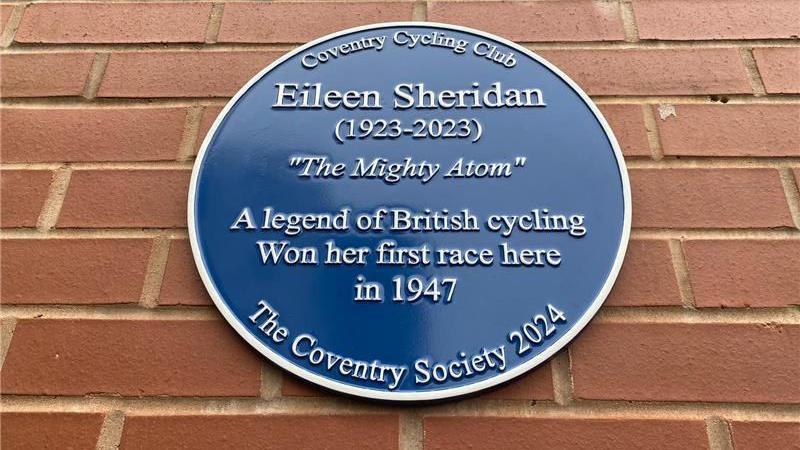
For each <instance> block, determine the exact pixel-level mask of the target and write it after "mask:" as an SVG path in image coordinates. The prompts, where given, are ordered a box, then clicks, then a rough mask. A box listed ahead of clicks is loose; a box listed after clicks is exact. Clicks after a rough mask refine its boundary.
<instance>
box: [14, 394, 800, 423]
mask: <svg viewBox="0 0 800 450" xmlns="http://www.w3.org/2000/svg"><path fill="white" fill-rule="evenodd" d="M1 398H2V401H3V410H4V411H15V412H16V411H25V412H55V411H68V412H105V411H108V410H121V411H123V412H124V413H125V414H126V415H129V416H130V415H167V416H170V415H231V414H257V415H271V414H284V415H306V414H313V415H320V414H326V415H337V414H340V415H353V414H362V415H363V414H385V413H386V409H385V406H383V405H381V404H376V403H370V402H363V401H359V400H353V399H348V398H340V397H328V398H322V397H320V398H293V397H280V398H276V399H272V400H268V401H267V400H264V399H261V398H258V397H252V398H241V397H233V398H230V397H224V398H218V397H208V398H202V397H188V398H187V397H118V396H46V397H42V396H30V395H3V396H2V397H1ZM414 408H415V409H416V410H417V411H418V413H419V415H420V416H423V417H436V416H449V417H487V416H495V417H550V418H580V419H590V418H613V419H631V418H636V419H673V420H674V419H694V420H703V419H705V418H706V417H709V416H722V417H725V418H726V419H728V420H737V421H739V420H749V421H772V422H795V421H798V420H800V409H799V408H797V405H796V404H781V403H735V402H719V403H715V402H686V401H675V402H670V401H661V402H645V401H616V400H591V401H577V402H575V403H574V404H572V405H567V406H561V405H558V404H556V403H555V402H546V401H539V402H536V403H535V404H533V405H531V402H530V401H529V400H483V399H481V398H475V399H467V400H463V401H460V402H451V403H443V404H434V405H430V406H416V407H414Z"/></svg>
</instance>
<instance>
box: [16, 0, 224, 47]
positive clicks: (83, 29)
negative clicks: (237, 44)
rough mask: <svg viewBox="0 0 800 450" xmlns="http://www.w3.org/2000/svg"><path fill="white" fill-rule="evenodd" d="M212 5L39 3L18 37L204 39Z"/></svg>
mask: <svg viewBox="0 0 800 450" xmlns="http://www.w3.org/2000/svg"><path fill="white" fill-rule="evenodd" d="M210 14H211V4H210V3H191V2H185V3H149V2H148V3H38V4H37V3H34V4H32V5H29V6H28V8H27V9H26V10H25V15H24V16H23V18H22V22H20V25H19V28H18V29H17V33H16V35H15V36H14V40H15V41H17V42H23V43H56V44H71V43H118V44H124V43H138V42H204V41H205V35H206V24H207V23H208V18H209V15H210Z"/></svg>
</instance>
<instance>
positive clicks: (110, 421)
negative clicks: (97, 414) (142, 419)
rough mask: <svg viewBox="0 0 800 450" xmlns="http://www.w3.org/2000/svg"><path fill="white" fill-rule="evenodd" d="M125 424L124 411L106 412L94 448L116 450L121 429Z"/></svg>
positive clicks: (119, 440) (120, 438)
mask: <svg viewBox="0 0 800 450" xmlns="http://www.w3.org/2000/svg"><path fill="white" fill-rule="evenodd" d="M124 426H125V413H123V412H122V411H120V410H113V411H110V412H108V413H107V414H106V416H105V418H104V419H103V425H102V426H101V427H100V435H99V436H98V437H97V446H96V447H95V449H96V450H117V449H118V448H119V446H120V443H121V441H122V429H123V428H124Z"/></svg>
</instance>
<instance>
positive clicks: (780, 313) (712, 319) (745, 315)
mask: <svg viewBox="0 0 800 450" xmlns="http://www.w3.org/2000/svg"><path fill="white" fill-rule="evenodd" d="M0 318H3V319H6V318H15V319H20V320H22V319H39V320H42V319H55V320H60V319H86V320H95V319H96V320H167V321H171V320H220V319H221V316H220V315H219V313H218V312H217V310H216V309H215V308H214V307H213V306H159V307H157V308H149V307H146V306H143V305H142V304H125V305H69V304H60V305H59V304H30V305H3V308H2V310H0ZM594 320H595V321H596V322H601V323H649V324H675V323H682V324H763V323H765V322H774V323H775V324H783V325H797V324H800V307H797V306H787V307H770V308H716V307H715V308H698V309H687V308H684V307H680V306H605V307H603V308H601V309H600V311H599V312H598V313H597V316H596V317H595V319H594ZM564 378H567V377H564Z"/></svg>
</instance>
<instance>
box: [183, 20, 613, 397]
mask: <svg viewBox="0 0 800 450" xmlns="http://www.w3.org/2000/svg"><path fill="white" fill-rule="evenodd" d="M398 30H408V31H413V32H431V31H440V32H441V31H443V32H445V33H446V34H447V35H448V36H454V37H460V38H463V39H466V40H469V41H470V42H472V43H474V42H476V41H478V40H483V41H487V42H491V41H490V40H489V39H487V38H486V37H485V36H476V35H473V34H471V33H469V32H464V31H457V30H450V29H445V30H440V29H434V28H427V27H424V26H422V27H420V26H416V27H414V26H396V27H391V28H379V29H372V30H366V31H359V32H354V33H351V34H347V35H343V36H339V37H336V38H334V39H332V40H331V41H326V42H323V43H319V44H317V45H316V46H315V47H314V48H313V49H310V50H308V51H313V50H314V49H317V51H319V49H324V48H329V47H333V46H334V45H336V44H339V43H345V42H349V41H352V40H354V39H355V38H357V37H361V36H377V35H387V36H388V37H387V41H386V45H385V47H384V48H383V50H381V51H380V52H376V51H362V52H358V53H353V54H350V55H348V56H347V57H346V58H341V59H339V60H335V61H331V62H328V63H326V64H324V65H320V66H318V67H316V68H314V69H313V70H308V69H304V68H303V67H302V66H301V65H300V63H299V58H300V57H301V56H302V55H304V54H306V53H308V51H303V52H301V53H300V54H297V55H295V56H293V57H291V58H289V59H288V60H286V61H284V62H283V63H281V64H280V65H278V66H277V67H275V68H274V69H273V70H272V71H270V72H268V73H267V74H266V75H264V76H263V77H262V78H261V79H260V80H259V81H257V82H256V83H255V84H254V85H252V87H251V88H250V89H249V90H248V91H247V92H246V93H244V94H243V95H242V96H241V97H240V98H239V99H238V101H237V102H236V103H235V105H233V106H232V107H231V108H230V110H229V111H228V113H227V116H226V117H225V118H224V119H223V120H222V122H221V123H220V125H219V126H218V127H217V128H216V130H215V131H213V133H214V134H213V137H212V139H211V140H210V145H209V146H208V148H207V149H206V151H205V153H204V154H203V155H202V161H201V166H200V167H199V169H196V170H198V171H199V172H198V173H197V184H196V186H195V189H196V192H195V198H194V207H195V217H194V220H195V225H196V240H197V243H198V244H199V245H198V249H199V253H200V254H202V258H203V262H204V264H205V266H206V267H207V269H208V278H210V280H211V281H212V282H213V285H214V287H215V288H216V290H217V291H218V292H219V295H220V297H221V299H220V300H221V301H223V302H224V303H225V304H226V305H227V307H228V308H229V309H230V310H231V311H232V312H233V313H234V315H235V316H236V317H237V318H238V319H239V321H240V322H241V323H242V325H243V326H244V327H245V328H246V329H247V330H248V331H249V332H251V333H252V334H253V336H255V337H256V338H258V339H259V340H261V342H263V343H264V344H265V345H266V346H268V347H269V348H270V349H272V350H273V351H274V352H276V353H277V354H279V355H280V356H282V357H283V358H284V359H285V360H286V361H287V362H289V363H291V364H293V365H294V366H296V367H298V368H302V369H304V370H306V371H310V372H313V373H316V374H318V375H320V376H323V377H325V378H328V379H332V380H335V381H338V382H340V383H343V384H345V385H352V386H356V387H361V388H366V389H376V390H386V387H385V386H383V385H380V384H379V383H374V382H369V381H358V380H354V379H353V378H352V377H348V376H344V375H341V374H340V373H336V372H335V371H328V370H325V368H324V367H322V366H315V365H312V364H310V363H309V362H308V360H307V359H298V358H296V357H295V356H293V355H292V354H291V342H290V341H291V340H292V338H294V337H296V336H297V335H299V334H301V333H311V334H313V335H315V336H316V337H317V338H318V339H319V345H320V346H322V347H323V348H325V349H326V350H329V351H332V352H334V353H336V354H338V355H343V356H348V357H351V358H354V359H362V360H365V361H368V362H371V361H373V360H376V359H377V360H380V361H381V362H384V363H389V364H396V365H406V366H409V367H410V366H412V364H413V362H414V361H415V360H417V359H418V358H420V357H429V358H431V359H432V360H435V361H440V362H446V361H449V360H451V359H454V358H456V357H457V354H458V353H459V352H462V351H463V352H465V353H466V354H474V353H476V352H479V351H480V350H481V349H482V348H490V347H497V346H500V345H505V348H506V353H507V356H506V357H507V363H508V367H506V368H505V370H504V371H503V372H508V371H509V370H511V369H513V368H514V367H517V366H519V365H521V364H524V363H525V362H526V361H529V360H531V359H532V358H534V357H536V356H537V355H539V354H540V353H541V352H543V351H545V350H546V349H547V348H548V346H549V345H551V344H552V343H553V342H555V340H556V339H558V338H560V337H562V336H564V335H565V334H567V333H568V332H569V330H570V328H571V327H573V326H574V325H575V324H576V323H577V322H578V320H579V319H581V317H582V316H583V315H584V314H585V313H586V312H587V310H588V309H589V307H590V305H591V304H592V303H593V302H594V301H595V299H596V297H597V296H598V294H599V293H600V291H601V289H602V288H603V286H604V284H605V283H606V280H607V278H608V277H609V274H610V273H611V271H612V267H613V266H614V264H615V261H616V258H617V253H618V250H619V248H620V243H621V240H623V238H624V237H625V233H624V215H625V202H624V191H623V181H622V179H621V176H620V169H619V166H618V163H617V159H616V158H615V155H614V149H613V147H612V144H611V142H610V140H609V138H608V136H607V135H606V133H605V131H604V129H603V126H602V125H601V124H600V122H599V121H598V119H597V118H596V116H595V114H594V113H593V111H592V110H591V109H590V107H589V106H588V105H587V104H586V103H585V102H584V100H583V99H582V98H581V97H580V96H579V95H578V94H577V93H576V92H575V91H574V90H573V89H572V88H571V87H570V86H569V84H568V83H566V82H565V81H564V80H562V79H561V78H560V77H559V76H558V75H556V74H555V73H553V72H552V71H551V70H549V69H548V68H547V67H545V66H544V65H542V64H541V63H539V62H537V61H536V60H534V59H532V58H530V57H528V56H526V55H525V54H523V53H520V51H518V50H517V49H512V48H509V47H507V46H506V45H504V44H503V43H500V42H493V44H496V45H498V47H499V48H500V49H501V51H510V52H513V53H514V54H515V58H516V60H517V61H518V63H517V65H516V66H515V67H513V68H511V69H509V68H505V67H503V66H502V65H499V64H494V63H492V62H490V61H489V60H486V59H484V58H479V57H475V56H474V55H472V54H470V49H469V48H468V49H467V53H466V54H465V55H457V54H455V53H453V52H452V51H450V50H448V49H444V48H437V47H417V48H414V49H408V48H404V47H400V46H397V45H394V44H392V43H391V42H390V41H391V38H392V35H393V33H395V32H396V31H398ZM476 81H477V82H480V83H481V85H482V86H488V85H490V84H491V83H492V82H495V81H501V82H502V83H503V87H504V88H518V89H525V88H538V89H541V91H542V92H543V94H544V99H545V101H546V103H547V106H546V107H539V108H499V109H471V110H470V109H450V110H437V109H429V110H428V109H422V110H420V109H407V110H393V109H392V108H391V99H392V98H393V95H392V90H393V88H394V86H395V85H396V84H397V83H402V82H408V83H412V82H413V83H417V82H424V83H425V85H426V87H428V88H430V89H434V90H439V89H467V88H469V87H470V85H471V84H472V83H473V82H476ZM278 82H284V83H286V82H291V83H303V82H310V83H317V82H322V83H324V84H325V87H326V88H328V89H331V88H335V89H338V90H341V91H346V90H378V91H380V92H381V94H382V101H383V103H384V104H385V106H384V108H383V109H382V110H358V109H356V110H351V111H348V110H344V109H339V110H335V111H334V110H325V109H315V110H293V109H284V110H278V109H273V108H271V105H272V104H273V103H274V101H275V87H274V84H275V83H278ZM342 118H353V119H361V118H375V119H378V118H383V119H395V118H397V119H401V120H403V121H404V122H407V123H409V124H410V123H411V122H412V121H413V120H414V119H417V118H442V119H445V118H456V119H458V118H477V119H478V120H479V121H480V122H481V123H482V124H483V127H484V133H483V136H482V137H481V139H480V140H479V141H478V142H476V143H470V142H469V141H468V140H458V139H453V140H432V139H412V138H411V137H410V136H403V137H401V138H399V139H396V140H388V139H387V140H375V139H365V140H352V141H346V142H345V143H344V144H339V143H337V142H336V141H335V140H334V139H333V137H332V130H333V128H334V124H335V123H336V122H337V121H338V120H340V119H342ZM298 154H318V155H326V156H329V157H330V158H331V159H333V160H334V161H341V162H351V161H352V160H353V159H354V158H357V157H366V158H372V157H378V156H382V157H386V158H389V159H390V160H401V159H402V158H404V157H408V156H410V157H413V158H414V159H415V160H426V161H429V162H438V163H441V164H442V165H443V167H445V168H446V167H449V165H451V164H452V163H453V161H455V159H457V158H459V157H464V158H466V159H475V160H478V161H509V160H513V158H514V157H516V156H525V157H527V163H526V166H525V167H524V168H517V169H514V175H513V176H511V177H510V178H503V179H460V180H454V179H449V180H445V179H442V178H441V177H437V178H435V179H434V180H432V181H431V182H430V183H428V184H424V185H423V184H422V183H420V182H418V181H416V180H407V181H402V182H400V183H397V184H393V185H390V184H386V183H384V182H382V181H380V180H364V179H350V178H347V177H344V178H341V179H337V180H319V179H300V178H298V177H297V169H296V168H291V167H289V165H288V161H289V159H290V157H291V156H293V155H298ZM245 206H248V207H251V208H252V210H253V212H254V214H255V219H256V222H258V221H259V219H260V217H261V210H262V208H264V207H272V208H274V209H275V210H277V211H282V212H315V213H321V212H330V213H335V212H336V211H338V210H339V209H340V208H343V207H349V208H351V209H352V210H353V213H354V214H357V213H359V212H371V211H373V210H375V209H376V208H378V207H382V206H383V207H396V206H402V207H406V208H410V209H412V210H422V209H425V208H429V209H432V210H437V209H442V208H447V209H448V210H450V211H451V212H454V211H458V210H461V209H463V208H469V209H470V210H471V211H472V212H473V213H474V214H476V215H477V216H478V217H479V219H481V220H483V219H484V218H485V217H486V216H488V215H489V214H523V213H526V212H530V210H531V209H533V208H540V209H541V208H549V209H551V211H552V212H554V213H564V214H572V213H580V214H584V215H585V216H586V226H587V228H588V233H587V234H586V235H585V236H583V237H582V238H579V239H576V238H574V237H571V236H569V235H568V234H567V233H536V232H530V233H523V232H519V231H517V232H515V233H514V234H513V235H512V236H511V237H510V238H507V239H506V238H503V237H501V236H499V235H498V234H497V233H490V232H488V231H486V230H485V229H482V230H481V231H480V232H461V233H390V232H384V233H359V232H355V231H350V232H348V233H333V234H331V233H321V232H306V233H303V234H301V235H300V236H296V237H293V238H288V239H289V240H291V242H292V244H294V245H298V246H305V245H309V246H317V247H319V248H320V249H323V248H324V242H325V241H327V240H329V239H334V240H335V241H336V243H337V245H338V246H339V247H344V246H369V247H375V246H376V245H377V244H378V243H379V242H380V241H381V240H384V239H394V240H396V241H398V244H399V245H404V246H416V245H422V244H424V243H429V244H430V245H431V246H433V247H461V248H482V247H488V248H492V249H495V250H496V249H497V246H498V244H499V243H500V242H504V241H505V242H508V243H510V244H511V245H512V246H513V247H516V248H523V247H528V248H541V247H543V248H551V247H554V248H558V249H559V250H560V252H561V254H562V255H563V256H562V257H563V262H562V263H561V265H560V266H559V267H555V268H554V267H530V268H525V267H503V266H500V265H499V264H497V263H495V264H494V265H492V266H490V267H481V266H478V267H462V268H442V267H433V266H429V267H424V268H409V267H403V268H398V267H378V266H376V265H375V264H374V263H372V262H370V264H368V265H366V266H326V265H323V264H320V265H318V266H313V267H311V266H300V265H295V266H287V265H280V266H272V265H263V264H261V263H260V261H259V255H258V249H257V247H256V245H255V241H256V240H268V239H277V240H282V239H287V238H286V236H284V235H283V234H282V233H275V232H263V231H260V230H259V231H251V232H244V231H230V230H229V226H230V225H231V224H232V223H233V222H234V221H235V219H236V217H237V216H238V214H239V212H240V211H241V209H242V208H243V207H245ZM323 253H324V252H323ZM370 261H373V259H372V258H370ZM357 275H364V276H365V277H366V278H367V279H368V280H371V281H378V282H382V283H383V284H384V286H386V288H387V291H388V288H389V287H390V286H391V279H392V277H393V276H395V275H424V276H439V277H457V278H458V285H457V290H456V291H455V294H454V297H453V301H452V303H450V304H441V303H440V304H432V303H430V302H422V301H421V302H419V303H417V304H412V305H409V304H397V303H394V302H392V301H391V300H389V299H387V300H384V301H383V302H381V303H376V304H358V303H356V302H354V301H353V284H354V280H355V278H356V276H357ZM261 299H265V300H267V301H268V302H269V304H270V305H272V306H273V307H274V308H275V309H276V310H277V311H278V312H279V313H280V318H279V321H280V324H281V325H283V326H286V327H287V328H288V329H289V330H290V336H289V342H284V343H282V344H275V343H273V342H272V341H271V340H270V339H269V338H266V336H264V335H263V333H261V332H260V331H259V330H258V329H257V325H254V324H252V323H251V322H250V321H249V320H248V316H249V315H251V314H253V312H254V311H255V310H256V303H257V302H258V300H261ZM548 303H550V304H553V305H554V306H557V307H558V308H559V309H561V310H562V311H564V313H565V315H566V318H567V321H566V322H565V323H563V322H562V323H560V324H558V327H557V332H556V333H554V334H553V335H552V336H550V337H548V338H546V340H545V343H544V345H539V346H537V347H535V348H534V350H532V351H531V352H529V353H527V354H526V355H524V356H518V355H517V354H516V352H514V351H513V350H514V349H515V347H516V346H515V345H513V344H510V343H509V341H508V340H507V335H508V333H509V332H510V331H512V330H515V329H517V330H518V329H519V328H520V326H521V325H522V324H523V322H525V321H528V320H530V318H531V317H532V316H533V315H535V314H540V313H545V312H546V305H547V304H548ZM410 370H411V373H410V374H409V375H408V376H406V377H405V378H404V379H403V381H402V383H401V384H400V386H398V387H397V388H396V389H395V391H396V392H410V391H416V392H426V391H435V390H442V389H450V388H454V387H458V386H466V385H470V384H473V383H476V382H479V381H483V380H486V379H489V378H492V377H495V376H497V375H499V373H498V372H497V371H491V370H490V371H487V372H484V373H482V374H477V375H474V376H472V377H468V378H462V379H460V380H453V381H447V382H445V383H435V382H433V383H427V384H425V385H417V384H416V383H415V382H414V373H413V367H410ZM295 372H296V373H299V374H301V375H303V373H304V372H303V370H296V371H295Z"/></svg>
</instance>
